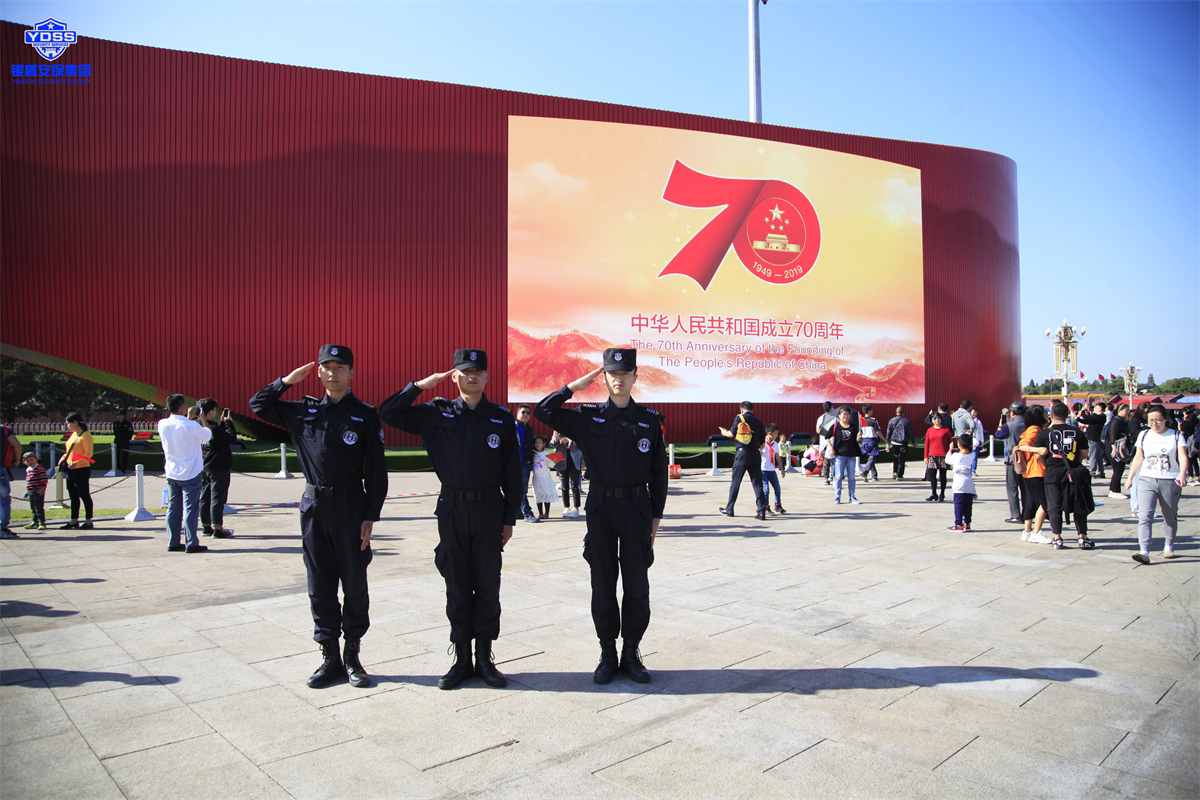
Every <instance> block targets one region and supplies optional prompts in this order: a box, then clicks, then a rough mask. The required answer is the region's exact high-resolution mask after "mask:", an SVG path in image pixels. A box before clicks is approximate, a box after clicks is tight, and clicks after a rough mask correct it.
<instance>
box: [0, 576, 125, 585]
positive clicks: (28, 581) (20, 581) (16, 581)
mask: <svg viewBox="0 0 1200 800" xmlns="http://www.w3.org/2000/svg"><path fill="white" fill-rule="evenodd" d="M104 581H105V579H104V578H74V579H70V578H0V586H31V585H34V584H38V583H104Z"/></svg>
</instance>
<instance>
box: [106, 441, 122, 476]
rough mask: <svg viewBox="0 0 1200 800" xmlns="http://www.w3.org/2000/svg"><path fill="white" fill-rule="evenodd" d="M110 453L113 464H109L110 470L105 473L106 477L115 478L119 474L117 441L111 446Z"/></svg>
mask: <svg viewBox="0 0 1200 800" xmlns="http://www.w3.org/2000/svg"><path fill="white" fill-rule="evenodd" d="M108 454H109V457H110V458H112V464H111V465H109V468H108V472H106V473H104V477H106V478H115V477H117V475H118V474H119V473H118V472H117V445H116V444H115V443H114V444H113V445H112V446H111V447H109V452H108Z"/></svg>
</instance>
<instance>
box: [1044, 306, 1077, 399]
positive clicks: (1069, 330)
mask: <svg viewBox="0 0 1200 800" xmlns="http://www.w3.org/2000/svg"><path fill="white" fill-rule="evenodd" d="M1086 333H1087V328H1080V329H1079V335H1080V336H1084V335H1085V334H1086ZM1046 337H1047V338H1050V339H1052V341H1053V342H1054V378H1055V380H1059V379H1061V380H1062V382H1063V402H1064V403H1065V402H1066V401H1067V396H1068V393H1069V391H1070V388H1069V383H1070V379H1071V376H1072V375H1075V374H1077V373H1078V372H1079V340H1078V339H1076V338H1075V328H1074V327H1073V326H1071V325H1068V324H1067V321H1066V320H1065V319H1064V320H1063V324H1062V325H1061V326H1060V327H1059V328H1058V330H1053V329H1051V328H1046Z"/></svg>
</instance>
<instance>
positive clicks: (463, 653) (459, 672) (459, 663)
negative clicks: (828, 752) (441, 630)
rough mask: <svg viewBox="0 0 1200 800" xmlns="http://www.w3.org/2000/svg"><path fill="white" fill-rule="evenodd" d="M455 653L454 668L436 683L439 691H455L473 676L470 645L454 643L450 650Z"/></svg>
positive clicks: (467, 643) (468, 643)
mask: <svg viewBox="0 0 1200 800" xmlns="http://www.w3.org/2000/svg"><path fill="white" fill-rule="evenodd" d="M450 649H451V650H453V651H454V653H455V659H454V666H452V667H451V668H450V671H449V672H447V673H446V674H445V675H443V676H442V679H441V680H440V681H438V688H439V689H457V688H458V687H459V684H461V683H462V682H463V681H465V680H466V679H467V678H470V677H471V676H472V675H474V674H475V666H474V665H473V664H472V663H471V643H470V642H455V643H454V644H453V645H452V646H451V648H450Z"/></svg>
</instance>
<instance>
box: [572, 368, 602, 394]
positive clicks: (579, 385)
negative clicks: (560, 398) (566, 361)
mask: <svg viewBox="0 0 1200 800" xmlns="http://www.w3.org/2000/svg"><path fill="white" fill-rule="evenodd" d="M603 369H604V367H603V366H600V367H596V368H595V369H594V370H592V371H591V372H589V373H588V374H587V375H584V376H583V377H582V378H579V379H577V380H574V381H572V382H571V383H568V384H567V388H568V389H570V390H571V391H572V392H582V391H583V390H584V389H586V388H588V387H589V386H591V385H592V382H593V381H594V380H596V376H597V375H599V374H600V373H601V371H603Z"/></svg>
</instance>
